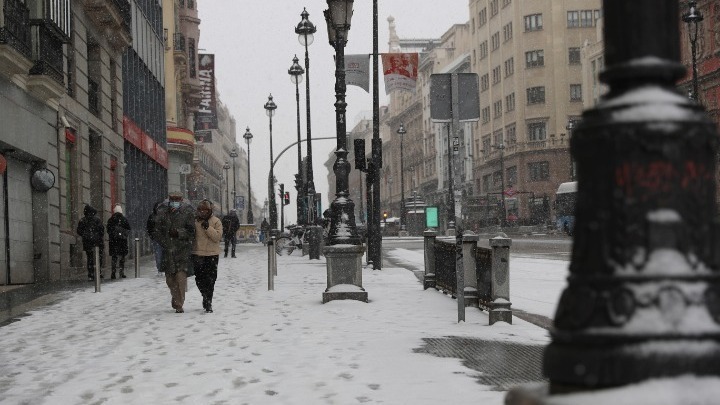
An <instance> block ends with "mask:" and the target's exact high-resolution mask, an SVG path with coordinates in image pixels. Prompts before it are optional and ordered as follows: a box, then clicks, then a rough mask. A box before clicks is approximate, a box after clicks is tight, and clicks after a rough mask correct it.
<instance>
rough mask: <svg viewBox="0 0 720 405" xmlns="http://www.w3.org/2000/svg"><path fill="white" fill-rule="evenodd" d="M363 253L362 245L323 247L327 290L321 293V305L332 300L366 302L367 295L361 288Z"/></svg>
mask: <svg viewBox="0 0 720 405" xmlns="http://www.w3.org/2000/svg"><path fill="white" fill-rule="evenodd" d="M364 252H365V247H364V246H362V245H331V246H325V248H324V249H323V254H324V255H325V258H326V259H327V262H326V263H327V289H326V290H325V292H323V300H322V302H323V304H324V303H326V302H330V301H333V300H357V301H362V302H368V293H367V291H365V289H364V288H363V286H362V257H363V253H364Z"/></svg>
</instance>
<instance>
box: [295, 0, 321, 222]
mask: <svg viewBox="0 0 720 405" xmlns="http://www.w3.org/2000/svg"><path fill="white" fill-rule="evenodd" d="M300 16H301V17H302V20H301V21H300V24H298V26H297V28H296V29H295V33H296V34H298V35H301V36H303V38H304V41H303V45H304V46H305V76H306V79H305V111H306V113H307V117H306V121H307V122H306V123H305V124H306V125H307V157H308V160H307V175H306V180H305V187H306V188H307V189H306V195H307V208H308V209H307V224H308V225H313V224H315V222H316V220H317V217H318V212H317V204H316V203H315V180H314V175H313V163H312V130H311V128H312V126H311V121H312V120H311V119H310V54H309V53H308V45H310V44H309V43H308V37H310V38H312V34H314V33H315V32H317V28H315V25H313V23H311V22H310V20H308V17H309V16H310V14H309V13H308V12H307V10H306V9H305V8H304V7H303V11H302V13H301V14H300ZM310 40H312V39H310Z"/></svg>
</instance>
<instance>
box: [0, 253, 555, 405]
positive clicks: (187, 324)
mask: <svg viewBox="0 0 720 405" xmlns="http://www.w3.org/2000/svg"><path fill="white" fill-rule="evenodd" d="M266 254H267V250H266V249H265V248H263V247H262V246H257V245H256V246H247V245H241V246H240V248H239V252H238V258H237V259H221V260H220V266H219V276H218V281H217V284H216V288H215V298H214V300H213V309H214V310H215V313H213V314H205V313H204V312H203V310H202V305H201V297H200V294H199V292H198V291H197V288H196V287H195V285H194V278H191V279H190V283H189V286H190V288H189V292H188V293H187V299H186V303H185V311H186V312H185V313H184V314H176V313H175V312H174V310H173V309H172V308H171V307H170V293H169V291H168V289H167V287H166V285H165V281H164V278H162V277H143V278H138V279H125V280H121V281H114V282H106V283H105V284H103V287H102V292H101V293H94V292H93V291H94V290H93V288H92V285H91V283H88V288H87V289H86V290H85V291H82V292H79V293H75V294H73V295H72V296H71V297H70V298H69V299H67V300H64V301H62V302H60V303H58V304H55V305H52V306H49V307H45V308H42V309H39V310H36V311H33V312H32V315H31V316H29V317H25V318H22V319H21V320H20V321H18V322H14V323H12V324H9V325H7V326H4V327H2V333H1V334H0V402H2V403H33V404H95V403H103V404H162V403H185V404H210V403H213V404H216V403H218V404H219V403H226V404H343V405H344V404H353V403H371V404H393V405H395V404H438V403H466V402H467V401H468V400H469V398H472V402H478V403H483V404H502V403H503V398H504V396H505V393H504V392H500V391H493V390H492V387H486V386H482V385H479V384H478V383H477V381H476V380H475V379H474V378H473V375H474V373H476V372H475V371H474V370H471V369H469V368H466V367H465V366H463V365H462V364H461V362H460V361H459V360H458V359H454V358H439V357H434V356H431V355H428V354H422V353H415V352H413V349H417V348H419V347H421V346H422V345H423V340H422V339H423V338H442V337H445V336H458V337H469V338H479V339H484V340H493V341H503V342H515V343H523V344H534V345H544V344H547V343H548V341H549V339H548V337H547V332H546V331H545V330H543V329H541V328H539V327H536V326H534V325H532V324H529V323H527V322H524V321H522V320H520V319H518V318H515V319H514V320H513V322H514V324H513V325H507V324H502V323H500V324H496V325H494V326H488V324H487V323H488V322H487V315H486V314H485V313H483V312H481V311H478V310H471V309H470V308H468V311H467V315H466V319H467V321H466V322H465V323H460V324H458V323H457V322H456V320H457V305H456V302H455V301H454V300H452V299H449V298H448V297H446V296H444V295H443V294H441V293H438V292H437V291H435V290H432V289H431V290H426V291H424V290H423V289H422V285H421V284H420V283H419V282H418V280H417V278H415V276H414V275H413V273H412V272H410V271H407V270H405V269H398V268H384V269H383V270H382V271H373V270H371V269H365V270H363V285H364V287H365V289H366V290H367V291H368V295H369V299H370V302H369V303H362V302H357V301H333V302H330V303H327V304H322V303H321V300H322V292H323V291H324V290H325V287H326V268H325V261H324V258H323V259H321V260H314V261H310V260H308V259H307V258H305V257H300V256H299V255H297V253H295V254H293V255H292V256H280V257H278V276H277V277H276V279H275V291H268V290H267V264H266V263H267V257H266ZM146 273H150V271H149V269H145V271H143V272H141V274H146Z"/></svg>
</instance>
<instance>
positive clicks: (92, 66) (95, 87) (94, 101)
mask: <svg viewBox="0 0 720 405" xmlns="http://www.w3.org/2000/svg"><path fill="white" fill-rule="evenodd" d="M87 64H88V77H87V80H88V110H89V111H90V112H91V113H92V114H93V115H95V116H100V110H101V87H100V81H101V80H102V72H101V70H100V69H101V68H102V58H101V56H100V45H99V44H98V43H97V41H95V39H94V38H92V37H90V36H88V38H87Z"/></svg>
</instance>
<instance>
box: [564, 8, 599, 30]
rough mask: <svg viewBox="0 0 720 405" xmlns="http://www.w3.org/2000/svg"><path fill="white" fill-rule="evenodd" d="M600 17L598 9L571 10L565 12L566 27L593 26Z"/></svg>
mask: <svg viewBox="0 0 720 405" xmlns="http://www.w3.org/2000/svg"><path fill="white" fill-rule="evenodd" d="M598 18H600V10H572V11H568V12H567V27H568V28H588V27H594V26H595V25H596V23H597V19H598Z"/></svg>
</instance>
